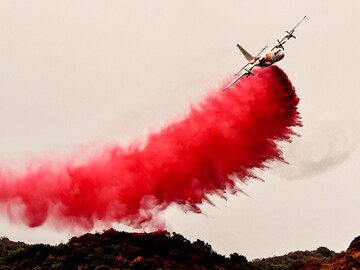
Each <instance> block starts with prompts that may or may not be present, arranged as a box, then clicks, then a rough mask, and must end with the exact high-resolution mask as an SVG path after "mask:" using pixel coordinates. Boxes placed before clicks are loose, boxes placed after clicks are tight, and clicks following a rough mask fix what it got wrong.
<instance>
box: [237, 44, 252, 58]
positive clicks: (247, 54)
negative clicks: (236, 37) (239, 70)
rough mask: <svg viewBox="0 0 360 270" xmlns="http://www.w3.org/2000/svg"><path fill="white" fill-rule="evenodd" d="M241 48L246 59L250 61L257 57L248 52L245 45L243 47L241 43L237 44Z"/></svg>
mask: <svg viewBox="0 0 360 270" xmlns="http://www.w3.org/2000/svg"><path fill="white" fill-rule="evenodd" d="M236 46H237V47H238V48H239V50H240V51H241V52H242V54H243V55H244V56H245V58H246V60H248V61H249V62H250V61H252V60H254V59H255V57H254V56H252V55H251V54H250V53H248V52H247V51H246V50H245V49H244V48H243V47H241V46H240V45H239V44H237V45H236Z"/></svg>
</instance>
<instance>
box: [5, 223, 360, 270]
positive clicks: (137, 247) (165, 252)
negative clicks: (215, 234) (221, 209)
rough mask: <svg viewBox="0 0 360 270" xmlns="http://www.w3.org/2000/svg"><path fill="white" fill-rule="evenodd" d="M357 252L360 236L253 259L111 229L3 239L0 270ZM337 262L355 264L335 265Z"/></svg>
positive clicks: (205, 263) (196, 263)
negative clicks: (341, 245)
mask: <svg viewBox="0 0 360 270" xmlns="http://www.w3.org/2000/svg"><path fill="white" fill-rule="evenodd" d="M349 252H350V253H349ZM356 254H358V255H360V237H357V238H355V239H354V241H353V242H352V243H351V245H350V247H349V249H348V250H347V251H346V252H342V253H340V254H336V253H335V252H333V251H331V250H329V249H327V248H326V247H320V248H318V249H317V250H315V251H297V252H292V253H289V254H287V255H284V256H278V257H272V258H267V259H261V260H260V259H257V260H254V261H252V262H248V261H247V259H246V258H245V257H244V256H241V255H238V254H237V253H233V254H231V255H230V256H229V257H225V256H223V255H219V254H218V253H216V252H215V251H214V250H213V249H212V248H211V246H210V245H209V244H207V243H205V242H203V241H201V240H197V241H195V242H190V241H189V240H187V239H186V238H184V237H183V236H182V235H180V234H176V233H173V234H170V233H168V232H165V231H160V232H155V233H150V234H147V233H126V232H117V231H115V230H113V229H110V230H108V231H104V232H103V233H102V234H100V233H96V234H84V235H83V236H81V237H73V238H71V239H70V241H69V242H68V243H67V244H59V245H56V246H50V245H44V244H35V245H27V244H25V243H22V242H12V241H10V240H9V239H7V238H5V237H3V238H0V269H77V270H85V269H97V270H105V269H154V270H155V269H159V270H160V269H169V270H170V269H218V270H220V269H235V270H236V269H241V270H256V269H259V270H260V269H261V270H265V269H273V270H275V269H276V270H283V269H290V270H291V269H360V262H359V261H360V257H357V255H356ZM336 263H338V264H339V263H340V265H346V266H347V267H353V268H332V267H335V266H334V265H335V264H336ZM357 267H359V268H357Z"/></svg>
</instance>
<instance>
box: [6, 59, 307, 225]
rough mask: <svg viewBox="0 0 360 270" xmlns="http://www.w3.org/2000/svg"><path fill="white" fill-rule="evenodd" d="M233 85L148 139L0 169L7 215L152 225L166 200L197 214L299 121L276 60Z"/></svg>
mask: <svg viewBox="0 0 360 270" xmlns="http://www.w3.org/2000/svg"><path fill="white" fill-rule="evenodd" d="M255 73H256V76H252V77H249V78H243V79H241V80H240V81H239V82H238V83H237V84H235V85H234V86H232V87H231V88H230V89H228V90H227V91H221V90H222V87H220V88H219V89H216V90H215V91H213V92H211V93H210V94H209V95H208V96H207V97H206V98H205V99H204V100H203V101H202V102H200V103H199V104H198V105H197V106H193V107H192V108H191V110H190V112H189V113H188V115H187V117H186V118H184V119H183V120H181V121H177V122H175V123H172V124H170V125H168V126H167V127H165V128H163V129H162V130H160V131H159V132H157V133H154V134H150V135H149V136H148V138H147V140H146V142H144V143H143V144H133V145H131V146H130V147H127V148H123V147H121V146H112V147H108V148H106V149H104V150H103V151H102V152H101V154H99V155H98V156H97V157H94V158H92V159H90V160H89V161H87V162H83V164H81V165H79V164H77V165H74V164H75V163H74V162H73V161H71V160H70V161H68V162H63V163H61V164H57V163H54V162H49V163H47V164H46V163H44V164H43V165H41V166H38V167H37V168H35V169H32V170H30V171H29V172H27V173H25V174H24V175H14V174H11V173H4V172H3V173H2V174H1V175H0V204H1V205H2V206H3V209H5V211H6V213H7V215H8V216H9V217H10V219H13V220H14V219H15V220H18V219H21V220H22V221H23V222H25V223H26V224H27V225H28V226H31V227H33V226H40V225H41V224H43V223H44V222H45V221H46V220H47V219H48V218H50V220H51V221H52V222H54V223H55V224H56V225H57V226H77V227H81V228H85V229H91V228H93V226H94V223H95V222H99V221H100V222H103V223H105V224H110V223H111V222H120V223H123V224H127V225H130V226H134V227H144V226H150V225H151V224H153V223H156V217H157V214H158V213H159V211H161V210H164V209H165V208H167V207H168V206H169V205H170V204H178V205H180V206H182V207H183V208H184V209H185V210H192V211H196V212H199V211H200V210H199V205H200V204H201V203H203V202H206V201H209V199H208V196H209V195H214V194H215V195H219V196H224V195H225V192H227V191H229V192H236V191H237V190H236V183H237V182H245V181H247V180H248V179H250V178H252V177H255V176H254V175H253V174H252V169H254V168H264V167H265V165H264V162H267V161H273V160H282V155H281V150H280V149H279V147H278V146H277V142H278V141H280V140H287V141H289V140H290V137H291V135H293V134H294V133H293V131H292V129H291V128H292V127H294V126H298V125H300V120H299V113H298V112H297V104H298V101H299V99H298V98H297V96H296V93H295V91H294V88H293V86H292V84H291V82H290V81H289V80H288V78H287V76H286V74H285V73H284V72H283V71H282V70H281V69H280V68H278V67H276V66H272V67H269V68H265V69H263V70H262V69H258V70H256V71H255Z"/></svg>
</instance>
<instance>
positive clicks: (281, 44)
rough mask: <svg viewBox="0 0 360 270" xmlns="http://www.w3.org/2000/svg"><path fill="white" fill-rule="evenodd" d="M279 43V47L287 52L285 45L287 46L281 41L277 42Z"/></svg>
mask: <svg viewBox="0 0 360 270" xmlns="http://www.w3.org/2000/svg"><path fill="white" fill-rule="evenodd" d="M277 41H278V43H279V47H280V48H281V49H283V50H285V48H284V46H283V45H284V44H285V42H281V41H280V40H277Z"/></svg>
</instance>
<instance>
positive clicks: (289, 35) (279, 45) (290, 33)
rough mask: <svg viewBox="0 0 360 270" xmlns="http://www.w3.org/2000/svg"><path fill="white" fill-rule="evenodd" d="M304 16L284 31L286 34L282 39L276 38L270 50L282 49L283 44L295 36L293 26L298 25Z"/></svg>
mask: <svg viewBox="0 0 360 270" xmlns="http://www.w3.org/2000/svg"><path fill="white" fill-rule="evenodd" d="M305 18H306V16H304V18H302V19H301V20H300V21H299V22H298V23H297V24H296V25H295V26H294V27H293V28H292V29H291V30H289V31H286V35H285V36H284V37H283V38H282V39H278V40H277V43H276V44H275V45H274V46H273V47H272V48H271V51H273V50H274V49H280V48H281V49H284V47H283V45H284V44H285V43H286V42H287V41H288V40H289V39H291V38H296V37H295V36H294V35H293V34H294V32H295V28H296V27H298V25H299V24H300V23H301V22H302V21H303V20H305Z"/></svg>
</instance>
